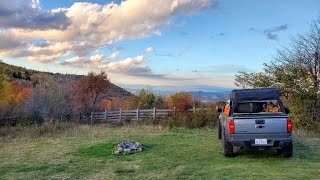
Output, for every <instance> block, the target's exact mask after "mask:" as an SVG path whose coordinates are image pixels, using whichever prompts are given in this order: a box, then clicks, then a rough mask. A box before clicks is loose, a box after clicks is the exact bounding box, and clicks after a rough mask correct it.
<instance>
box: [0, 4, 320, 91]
mask: <svg viewBox="0 0 320 180" xmlns="http://www.w3.org/2000/svg"><path fill="white" fill-rule="evenodd" d="M20 2H21V3H29V4H25V5H21V7H23V8H24V9H28V8H29V9H30V13H31V14H32V13H34V14H37V12H40V13H38V14H40V15H41V13H42V14H43V17H50V18H48V19H45V18H42V17H38V16H35V17H34V20H33V19H32V18H31V20H30V21H31V22H33V21H36V22H34V25H33V26H30V25H23V23H22V22H19V21H17V22H16V23H14V24H13V23H8V22H6V21H3V20H1V17H0V26H1V25H2V26H3V27H4V28H2V31H0V32H2V34H0V35H1V36H0V38H3V40H7V39H5V38H6V36H9V35H11V34H12V33H14V35H15V36H14V37H16V39H15V40H16V41H18V42H19V43H17V42H15V41H14V40H11V39H9V40H10V43H8V44H12V46H10V47H5V45H1V43H0V57H1V59H3V60H4V61H5V62H8V63H10V64H15V65H20V66H25V67H28V68H33V69H38V70H44V71H52V72H61V73H76V74H86V73H87V72H88V71H91V70H95V71H100V70H105V71H106V72H107V73H108V75H109V77H110V79H111V81H112V82H113V83H115V84H118V85H121V86H124V87H131V88H132V87H144V86H148V87H154V88H173V89H188V88H189V89H190V90H197V89H201V88H202V87H206V88H209V89H210V87H212V89H214V87H227V88H233V87H234V82H233V79H234V75H235V73H236V72H237V71H239V70H247V71H249V72H256V71H260V70H261V69H262V68H263V66H262V64H263V63H264V62H269V61H270V60H272V57H273V56H274V55H275V51H276V49H277V48H281V46H285V47H287V46H289V44H290V38H291V37H292V36H295V35H297V34H299V33H300V34H302V33H304V32H306V31H308V28H309V24H310V22H311V21H312V20H313V19H316V18H318V17H319V15H320V8H319V7H320V1H318V0H306V1H301V0H299V1H298V0H265V1H254V0H242V1H236V0H220V1H213V0H199V1H192V0H163V1H159V0H157V1H153V0H149V1H146V0H141V1H137V0H129V1H128V3H121V1H113V2H114V3H115V4H116V6H117V7H116V8H114V11H111V10H109V11H108V12H107V14H108V13H109V14H111V15H106V14H103V12H104V11H102V9H103V8H105V9H107V8H106V6H107V5H108V4H109V5H110V3H111V1H105V0H94V1H73V0H68V1H67V0H55V1H52V0H40V2H37V1H35V0H27V1H22V0H20ZM80 2H87V3H80ZM94 3H97V4H99V5H98V6H97V7H95V6H93V4H94ZM0 4H1V3H0ZM75 5H78V6H75ZM3 6H4V7H5V6H8V7H11V6H10V4H8V3H7V4H6V3H4V5H3ZM31 6H32V7H31ZM156 6H158V7H156ZM173 6H175V7H176V9H173V8H172V7H173ZM12 7H17V9H16V10H13V13H21V12H19V11H21V10H22V8H21V9H19V6H12ZM89 7H90V8H89ZM58 8H60V9H58ZM61 8H63V9H61ZM85 8H88V9H89V10H88V11H85V10H84V9H85ZM94 8H96V9H95V10H92V9H94ZM158 9H161V10H163V11H161V10H160V11H159V10H158ZM126 10H128V11H126ZM1 11H3V10H1V8H0V14H1ZM90 11H93V12H94V13H96V14H97V16H92V17H90V18H88V17H89V15H88V14H93V13H91V12H90ZM72 13H73V14H72ZM144 13H146V14H144ZM70 14H72V16H71V15H70ZM75 16H79V18H78V17H75ZM133 17H134V18H133ZM145 17H147V18H145ZM73 18H78V19H76V20H75V19H73ZM104 18H105V19H104ZM117 18H119V19H117ZM43 19H44V22H39V21H42V20H43ZM53 19H57V20H53ZM84 19H87V21H86V22H83V21H82V20H84ZM91 19H93V20H92V22H90V21H91ZM46 21H49V23H48V26H47V27H45V26H44V25H43V24H44V23H45V22H46ZM19 23H20V24H19ZM31 24H32V23H31ZM110 24H111V25H110ZM109 26H110V27H109ZM72 27H73V29H72ZM78 27H79V29H81V30H79V31H78V30H77V28H78ZM149 28H150V29H149ZM56 31H59V32H56ZM10 33H11V34H10ZM56 34H57V35H56ZM70 34H72V35H70ZM75 34H79V35H75ZM106 34H107V35H106ZM27 35H28V36H27ZM69 36H70V37H69ZM9 40H8V41H9ZM11 41H13V42H11ZM21 42H23V43H21ZM36 42H38V44H36ZM39 42H40V45H39ZM81 43H83V45H81V46H79V44H81ZM16 44H19V45H16ZM15 45H16V46H15ZM1 48H2V49H1ZM147 48H149V51H147ZM27 51H30V52H27ZM47 52H50V53H52V54H53V55H50V57H48V56H47V55H48V54H47ZM39 53H40V55H39ZM41 53H43V54H41ZM45 56H46V57H45ZM51 56H52V57H51Z"/></svg>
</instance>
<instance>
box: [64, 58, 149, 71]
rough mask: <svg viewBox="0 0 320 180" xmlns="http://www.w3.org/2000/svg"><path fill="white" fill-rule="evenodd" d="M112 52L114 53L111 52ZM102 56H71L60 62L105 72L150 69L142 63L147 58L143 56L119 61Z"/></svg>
mask: <svg viewBox="0 0 320 180" xmlns="http://www.w3.org/2000/svg"><path fill="white" fill-rule="evenodd" d="M113 54H114V53H113ZM113 54H111V55H110V56H103V55H101V54H96V55H93V56H89V57H79V56H76V57H72V58H69V59H66V60H64V61H62V62H58V64H61V65H68V66H73V67H86V68H92V69H101V70H104V71H106V72H113V73H121V74H131V75H139V74H143V73H150V72H151V70H150V68H149V67H148V66H146V65H143V64H144V63H146V62H148V61H149V59H148V58H146V57H144V56H137V57H134V58H131V57H128V58H126V59H124V60H121V61H112V58H111V57H112V55H113Z"/></svg>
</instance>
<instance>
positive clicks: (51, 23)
mask: <svg viewBox="0 0 320 180" xmlns="http://www.w3.org/2000/svg"><path fill="white" fill-rule="evenodd" d="M214 4H215V3H214V0H197V1H194V0H172V1H168V0H129V1H123V2H121V3H119V4H116V3H113V2H111V3H108V4H105V5H99V4H92V3H88V2H76V3H74V4H73V5H72V6H71V7H69V8H57V9H52V10H50V11H45V10H42V9H41V8H40V6H39V1H38V0H13V1H1V2H0V25H1V27H2V29H1V37H5V38H1V39H8V40H9V39H10V38H11V37H14V38H12V40H11V41H8V42H9V43H8V44H7V45H6V44H4V43H2V44H1V43H0V55H5V56H6V57H15V58H25V59H28V60H31V61H37V62H54V61H57V60H58V59H59V60H60V59H61V58H63V57H65V56H70V55H74V56H78V57H82V58H84V59H85V58H86V57H87V56H88V54H91V53H92V52H93V51H96V52H99V50H100V49H101V48H105V47H108V46H112V45H114V44H115V43H116V42H119V41H123V40H129V39H141V38H146V37H149V36H152V35H161V31H162V30H163V29H164V28H167V27H170V26H171V25H172V22H171V21H172V20H173V19H174V17H175V16H190V15H193V14H195V13H198V12H200V11H203V10H205V9H208V8H211V7H212V6H213V5H214ZM35 41H42V42H46V43H45V44H41V45H39V44H37V43H35ZM121 49H122V48H121ZM117 51H120V48H119V50H117ZM111 56H112V57H113V58H116V57H117V56H118V54H117V53H115V54H113V55H111ZM80 59H81V58H80Z"/></svg>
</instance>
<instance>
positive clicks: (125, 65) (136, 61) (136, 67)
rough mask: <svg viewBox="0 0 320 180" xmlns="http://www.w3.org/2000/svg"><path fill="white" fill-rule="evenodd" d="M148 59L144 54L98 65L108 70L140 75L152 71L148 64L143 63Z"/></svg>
mask: <svg viewBox="0 0 320 180" xmlns="http://www.w3.org/2000/svg"><path fill="white" fill-rule="evenodd" d="M148 61H149V59H148V58H146V57H144V56H137V57H135V58H126V59H124V60H122V61H118V62H110V63H107V64H105V65H101V66H98V68H100V69H103V70H105V71H107V72H114V73H125V74H131V75H138V74H145V73H149V72H151V69H150V68H149V67H148V66H145V65H141V64H143V63H146V62H148Z"/></svg>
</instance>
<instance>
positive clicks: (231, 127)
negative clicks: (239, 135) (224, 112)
mask: <svg viewBox="0 0 320 180" xmlns="http://www.w3.org/2000/svg"><path fill="white" fill-rule="evenodd" d="M229 132H230V134H234V120H233V119H231V120H229Z"/></svg>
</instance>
